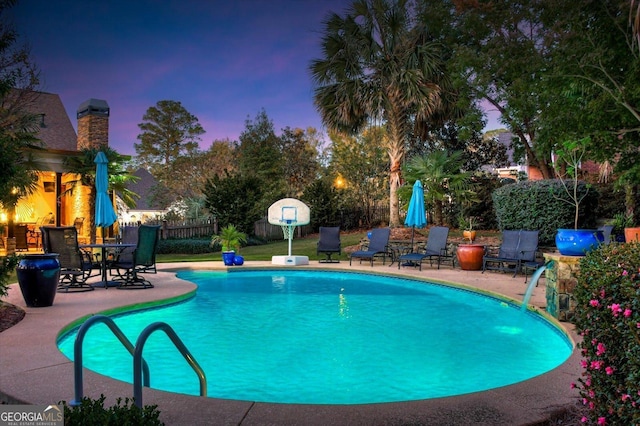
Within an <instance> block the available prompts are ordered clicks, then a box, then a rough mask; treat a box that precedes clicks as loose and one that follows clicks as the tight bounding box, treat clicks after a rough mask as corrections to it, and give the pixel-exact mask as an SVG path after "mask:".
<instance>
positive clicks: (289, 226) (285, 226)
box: [280, 220, 297, 240]
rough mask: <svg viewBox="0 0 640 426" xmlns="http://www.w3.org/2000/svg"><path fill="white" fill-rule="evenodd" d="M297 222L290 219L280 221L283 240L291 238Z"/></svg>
mask: <svg viewBox="0 0 640 426" xmlns="http://www.w3.org/2000/svg"><path fill="white" fill-rule="evenodd" d="M296 225H297V222H292V221H288V220H287V221H283V222H280V227H281V228H282V235H284V239H285V240H290V239H292V238H293V230H294V229H295V228H296Z"/></svg>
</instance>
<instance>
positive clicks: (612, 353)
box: [574, 243, 640, 425]
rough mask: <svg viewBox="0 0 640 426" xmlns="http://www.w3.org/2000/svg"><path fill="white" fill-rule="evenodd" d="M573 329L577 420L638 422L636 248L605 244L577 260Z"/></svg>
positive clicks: (639, 274) (639, 281) (639, 286)
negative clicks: (582, 414)
mask: <svg viewBox="0 0 640 426" xmlns="http://www.w3.org/2000/svg"><path fill="white" fill-rule="evenodd" d="M574 296H575V298H576V310H575V325H576V331H577V332H578V333H579V334H580V335H581V336H582V342H580V344H579V345H578V347H579V348H580V349H581V352H582V356H583V357H584V361H582V363H583V365H582V366H583V368H584V372H583V373H582V377H581V378H580V379H579V380H578V382H579V384H578V385H577V387H578V388H579V390H580V395H581V396H582V398H583V403H584V404H585V405H586V406H587V407H588V409H589V411H588V418H585V419H583V422H585V423H589V424H607V425H637V424H640V410H639V409H638V407H639V406H640V244H638V243H627V244H616V243H613V244H609V245H604V246H601V247H600V248H598V249H596V250H592V251H590V252H589V253H587V255H586V256H585V257H584V259H582V260H581V262H580V274H579V276H578V284H577V287H576V289H575V291H574Z"/></svg>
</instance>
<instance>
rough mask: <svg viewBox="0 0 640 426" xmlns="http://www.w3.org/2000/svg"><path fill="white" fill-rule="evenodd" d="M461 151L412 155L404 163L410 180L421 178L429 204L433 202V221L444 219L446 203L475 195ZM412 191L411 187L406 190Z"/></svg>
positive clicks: (438, 223) (467, 198)
mask: <svg viewBox="0 0 640 426" xmlns="http://www.w3.org/2000/svg"><path fill="white" fill-rule="evenodd" d="M463 163H464V159H463V158H462V151H454V152H448V151H444V150H439V151H432V152H430V153H429V154H427V155H424V156H422V157H413V158H411V159H410V160H409V161H408V162H407V164H406V166H405V167H404V175H405V177H406V178H407V181H409V182H415V181H416V180H418V179H420V180H421V181H422V186H423V188H424V195H425V200H426V201H427V204H430V205H433V206H434V224H436V225H442V224H443V222H444V217H443V216H444V215H443V210H444V209H443V207H444V203H445V202H448V201H451V200H458V201H461V202H463V203H465V202H467V203H468V202H471V201H474V199H475V192H473V190H472V185H471V181H470V179H471V174H470V173H469V172H463V171H461V169H462V164H463ZM407 192H409V190H407Z"/></svg>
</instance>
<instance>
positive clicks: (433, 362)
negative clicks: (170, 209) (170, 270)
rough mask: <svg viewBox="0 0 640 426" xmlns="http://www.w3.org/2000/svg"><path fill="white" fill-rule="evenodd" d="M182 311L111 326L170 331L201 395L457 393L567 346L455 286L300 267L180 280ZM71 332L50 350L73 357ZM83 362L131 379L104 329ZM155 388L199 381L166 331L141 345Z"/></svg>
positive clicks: (509, 375) (515, 374) (505, 306)
mask: <svg viewBox="0 0 640 426" xmlns="http://www.w3.org/2000/svg"><path fill="white" fill-rule="evenodd" d="M179 276H180V277H181V278H183V279H187V280H189V281H193V282H195V283H197V284H198V286H199V288H198V292H197V296H196V297H195V298H193V299H190V300H189V301H187V302H184V303H180V304H176V305H172V306H168V307H163V308H156V309H150V310H147V311H142V312H136V313H133V314H127V315H121V316H119V317H117V318H116V319H115V321H116V323H117V324H118V325H119V326H120V327H121V328H122V329H123V331H124V332H125V334H127V336H128V337H129V339H130V340H132V341H134V342H135V340H136V338H137V336H138V335H139V333H140V331H141V330H142V329H143V328H144V327H146V326H147V325H148V324H150V323H152V322H155V321H164V322H167V323H168V324H169V325H171V326H172V327H173V328H174V329H175V330H176V332H177V333H178V335H179V336H180V337H181V339H182V340H183V341H184V342H185V344H186V345H187V347H188V348H189V350H190V351H191V352H192V353H193V355H194V356H195V358H196V359H197V360H198V362H199V363H200V364H201V365H202V366H203V368H204V370H205V372H206V374H207V380H208V394H209V396H210V397H217V398H230V399H238V400H251V401H262V402H288V403H316V404H319V403H327V404H357V403H371V402H391V401H406V400H416V399H428V398H435V397H442V396H450V395H459V394H464V393H469V392H475V391H481V390H486V389H491V388H495V387H499V386H504V385H507V384H511V383H516V382H519V381H523V380H526V379H529V378H531V377H534V376H537V375H539V374H542V373H544V372H547V371H549V370H551V369H553V368H554V367H556V366H558V365H560V364H561V363H562V362H563V361H564V360H566V359H567V358H568V357H569V355H570V354H571V352H572V345H571V342H570V341H569V340H568V339H567V338H566V336H565V335H564V334H563V333H562V332H561V331H560V330H559V329H557V328H556V327H555V326H553V325H552V324H550V323H549V322H547V321H546V320H544V319H543V318H542V317H540V316H539V315H537V314H535V313H531V312H522V311H521V310H520V309H519V306H516V305H513V304H510V303H506V302H505V301H503V300H501V299H498V298H495V297H491V296H486V295H480V294H477V293H473V292H470V291H468V290H465V289H460V288H454V287H449V286H444V285H439V284H427V283H425V282H422V281H417V280H410V279H402V278H392V277H386V276H379V275H371V274H364V273H350V272H332V271H305V270H298V269H296V270H264V271H251V270H246V269H243V270H238V271H233V272H229V273H227V272H214V271H185V272H181V273H180V274H179ZM74 338H75V336H74V335H73V334H70V335H67V336H65V337H64V338H63V339H61V341H60V342H59V346H60V349H61V350H62V352H63V353H65V354H66V355H67V356H68V357H70V358H71V357H72V356H73V339H74ZM84 352H85V354H84V360H85V366H86V367H88V368H90V369H92V370H94V371H97V372H99V373H101V374H105V375H108V376H111V377H114V378H117V379H120V380H124V381H129V382H130V381H131V378H132V362H131V356H130V355H129V354H128V353H127V352H126V351H125V350H124V349H121V345H120V344H119V343H118V342H117V341H116V339H115V338H114V337H113V336H112V335H111V333H110V332H109V331H108V329H107V328H106V326H103V325H97V326H95V327H93V328H92V329H91V330H90V331H89V333H88V334H87V336H86V339H85V351H84ZM144 357H145V359H146V360H147V362H148V363H149V366H150V371H151V386H152V387H154V388H158V389H163V390H169V391H172V392H180V393H188V394H198V381H197V379H196V377H195V374H194V373H193V372H192V371H191V370H190V369H189V368H188V367H187V366H186V363H185V362H184V360H183V359H182V357H181V356H180V355H179V354H178V353H177V351H176V350H175V349H173V347H172V346H171V344H170V343H169V341H168V339H167V338H166V337H165V336H164V334H162V333H156V334H154V335H153V336H152V337H151V338H150V339H149V340H148V342H147V346H145V351H144Z"/></svg>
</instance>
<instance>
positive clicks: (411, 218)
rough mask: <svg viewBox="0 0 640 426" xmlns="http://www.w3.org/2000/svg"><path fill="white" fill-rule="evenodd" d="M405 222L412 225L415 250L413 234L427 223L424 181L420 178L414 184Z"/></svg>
mask: <svg viewBox="0 0 640 426" xmlns="http://www.w3.org/2000/svg"><path fill="white" fill-rule="evenodd" d="M404 224H405V225H406V226H411V227H412V229H411V250H412V251H413V234H414V233H415V230H416V228H424V226H425V225H426V224H427V215H426V213H425V209H424V189H423V188H422V182H420V180H416V182H415V183H414V184H413V193H412V194H411V200H410V201H409V208H408V209H407V217H406V219H405V220H404Z"/></svg>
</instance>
